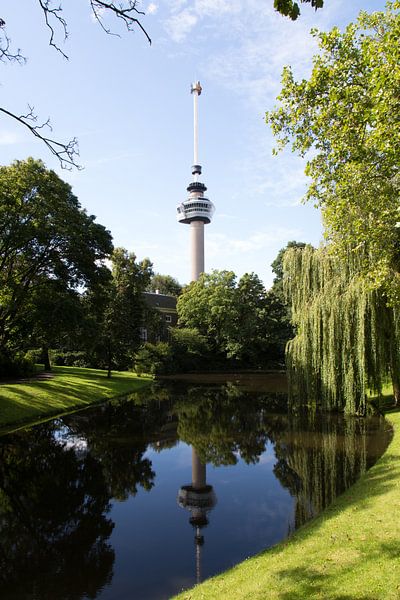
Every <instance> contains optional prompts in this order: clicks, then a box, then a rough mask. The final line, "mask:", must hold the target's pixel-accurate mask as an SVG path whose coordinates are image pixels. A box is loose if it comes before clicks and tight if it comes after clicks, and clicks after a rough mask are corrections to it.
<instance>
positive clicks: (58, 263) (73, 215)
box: [0, 158, 112, 353]
mask: <svg viewBox="0 0 400 600" xmlns="http://www.w3.org/2000/svg"><path fill="white" fill-rule="evenodd" d="M0 188H1V191H2V202H1V204H0V348H1V350H2V352H3V353H13V352H15V351H16V350H18V349H19V348H22V347H24V343H25V341H24V339H23V337H24V336H21V333H22V332H23V329H24V320H25V321H26V318H27V313H29V312H30V311H32V310H33V303H34V302H35V301H36V300H37V299H39V298H44V296H45V295H46V294H48V292H49V286H52V290H53V291H54V293H55V290H56V289H57V295H58V297H59V298H60V297H61V295H62V294H64V295H66V296H68V295H69V296H70V295H71V294H73V291H74V290H75V291H78V290H79V291H84V290H85V289H90V288H91V287H93V286H95V285H99V284H100V283H101V282H105V281H106V280H107V278H108V276H109V270H108V269H107V267H106V266H105V264H104V260H105V259H106V258H107V257H108V256H109V255H110V253H111V251H112V242H111V235H110V233H109V232H108V231H107V230H106V229H105V228H104V227H103V226H102V225H99V224H98V223H96V222H95V217H94V216H93V215H88V214H87V213H86V211H85V210H83V209H82V208H81V206H80V204H79V202H78V200H77V198H76V197H75V196H74V195H73V193H72V190H71V187H70V186H69V185H68V184H67V183H65V182H64V181H62V180H61V179H60V178H59V177H58V176H57V175H56V173H54V171H49V170H47V169H46V168H45V166H44V164H43V163H42V162H41V161H36V160H33V159H31V158H30V159H28V160H26V161H16V162H14V163H13V164H12V165H11V166H8V167H0ZM42 323H43V326H45V318H44V319H43V321H42ZM52 325H53V324H52V323H51V319H50V318H49V322H48V327H50V326H52Z"/></svg>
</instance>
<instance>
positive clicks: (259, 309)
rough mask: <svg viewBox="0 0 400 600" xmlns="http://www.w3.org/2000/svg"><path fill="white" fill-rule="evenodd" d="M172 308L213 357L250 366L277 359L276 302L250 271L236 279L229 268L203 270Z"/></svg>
mask: <svg viewBox="0 0 400 600" xmlns="http://www.w3.org/2000/svg"><path fill="white" fill-rule="evenodd" d="M177 310H178V315H179V323H180V324H181V325H183V326H184V327H188V328H194V329H197V330H198V331H199V332H200V333H201V334H202V335H203V336H204V338H205V339H206V340H207V343H208V346H209V348H210V351H211V353H212V354H213V356H214V359H217V360H220V361H221V360H222V361H225V362H226V361H231V363H232V364H233V365H239V364H240V365H241V366H251V367H262V366H265V365H266V363H267V362H268V361H269V360H277V359H279V356H280V352H281V348H280V345H279V342H278V341H277V333H278V329H279V327H280V317H281V315H280V314H279V312H280V311H279V307H278V305H277V302H276V298H275V297H274V296H273V294H270V293H267V292H266V291H265V288H264V286H263V284H262V282H261V281H260V279H259V278H258V276H257V275H255V274H254V273H250V274H249V273H246V274H245V275H243V276H242V277H241V278H240V279H239V281H237V278H236V275H235V274H234V273H233V272H232V271H213V272H212V273H211V274H204V273H203V274H202V275H201V276H200V278H199V279H198V280H197V281H195V282H192V283H191V284H190V285H189V286H188V287H186V288H185V289H184V291H183V293H182V295H181V296H180V297H179V299H178V304H177ZM278 346H279V348H278Z"/></svg>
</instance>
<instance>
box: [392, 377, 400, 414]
mask: <svg viewBox="0 0 400 600" xmlns="http://www.w3.org/2000/svg"><path fill="white" fill-rule="evenodd" d="M391 375H392V386H393V396H394V403H395V405H396V406H397V405H398V404H399V401H400V381H399V377H398V375H397V373H395V372H393V371H392V373H391Z"/></svg>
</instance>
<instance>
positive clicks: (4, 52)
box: [0, 18, 26, 64]
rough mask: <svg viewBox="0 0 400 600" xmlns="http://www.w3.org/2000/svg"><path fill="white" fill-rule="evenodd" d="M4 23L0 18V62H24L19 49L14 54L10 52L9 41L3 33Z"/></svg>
mask: <svg viewBox="0 0 400 600" xmlns="http://www.w3.org/2000/svg"><path fill="white" fill-rule="evenodd" d="M5 25H6V22H5V21H4V19H1V18H0V61H3V62H4V61H6V60H9V61H11V62H12V61H15V62H18V63H20V64H22V63H25V62H26V58H25V57H24V56H22V54H21V51H20V49H19V48H18V50H17V52H16V53H13V52H11V51H10V45H11V40H10V38H9V37H8V36H7V34H6V32H5Z"/></svg>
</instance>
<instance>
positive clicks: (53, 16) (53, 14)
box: [38, 0, 68, 60]
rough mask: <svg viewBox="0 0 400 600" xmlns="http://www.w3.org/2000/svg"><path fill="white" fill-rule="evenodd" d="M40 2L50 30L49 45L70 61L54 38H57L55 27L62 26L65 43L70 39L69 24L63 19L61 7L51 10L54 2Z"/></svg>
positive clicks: (40, 0) (43, 0)
mask: <svg viewBox="0 0 400 600" xmlns="http://www.w3.org/2000/svg"><path fill="white" fill-rule="evenodd" d="M38 2H39V6H40V8H41V9H42V11H43V14H44V18H45V21H46V25H47V27H48V28H49V30H50V40H49V45H50V46H53V48H55V49H56V50H57V51H58V52H60V54H62V55H63V57H64V58H66V59H67V60H68V56H67V55H66V54H65V52H63V51H62V50H61V48H60V46H58V44H57V43H56V42H55V39H54V36H55V31H54V27H55V26H61V30H62V32H63V34H64V41H65V40H66V39H67V38H68V29H67V22H66V20H65V19H64V17H62V15H61V13H62V7H61V5H58V6H56V7H54V8H51V6H50V4H51V2H52V0H38Z"/></svg>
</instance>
